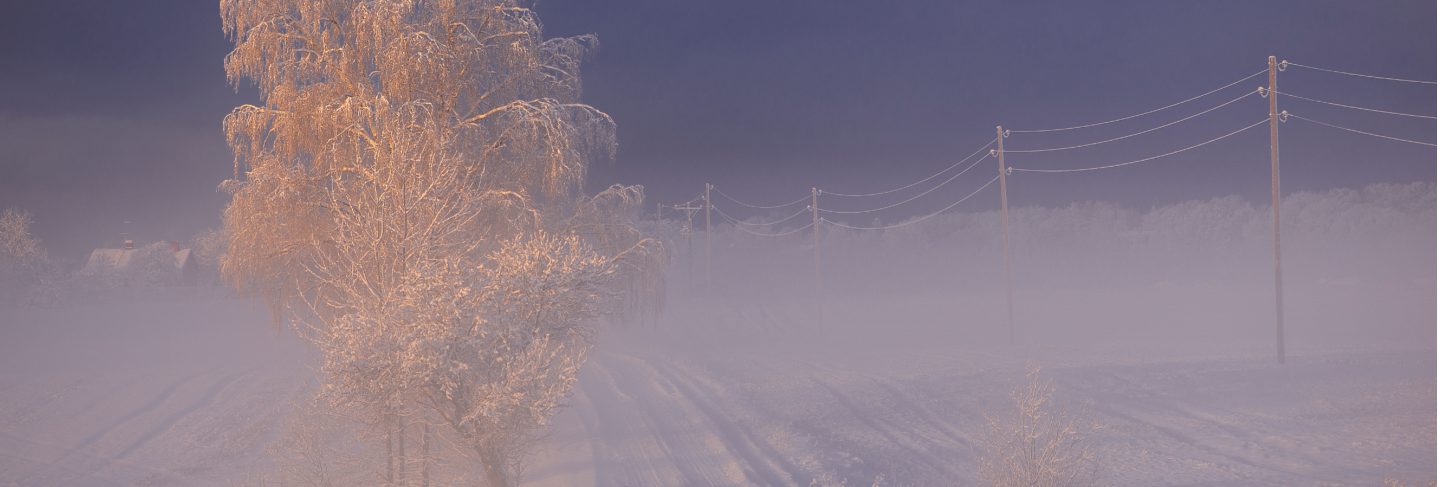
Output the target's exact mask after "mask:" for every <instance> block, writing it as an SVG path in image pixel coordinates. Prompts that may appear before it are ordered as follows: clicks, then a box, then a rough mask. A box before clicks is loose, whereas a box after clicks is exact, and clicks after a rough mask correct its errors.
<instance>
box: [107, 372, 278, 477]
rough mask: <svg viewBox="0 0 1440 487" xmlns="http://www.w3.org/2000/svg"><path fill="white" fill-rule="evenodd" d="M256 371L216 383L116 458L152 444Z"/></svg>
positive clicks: (236, 375) (126, 456)
mask: <svg viewBox="0 0 1440 487" xmlns="http://www.w3.org/2000/svg"><path fill="white" fill-rule="evenodd" d="M256 370H258V367H257V368H252V369H249V370H246V371H244V372H240V373H238V374H233V375H230V376H228V377H226V378H224V379H221V380H219V381H216V382H215V383H214V384H212V385H211V386H210V389H209V390H207V391H206V392H205V395H204V396H201V397H200V399H199V400H197V401H195V403H194V404H191V405H190V406H187V407H185V408H184V409H181V410H180V411H177V412H175V414H172V415H170V416H167V417H165V418H163V419H162V420H161V421H160V424H158V425H156V426H155V427H153V428H150V429H149V430H147V431H146V432H145V433H144V434H142V435H141V436H140V438H138V439H136V440H135V441H134V442H132V443H130V445H129V446H126V447H125V448H123V449H121V450H120V452H119V453H116V454H115V458H117V459H124V458H128V457H129V456H130V454H131V453H133V452H134V451H135V450H136V449H139V448H140V447H143V446H145V445H146V444H148V443H150V441H151V440H154V439H155V437H157V436H160V435H161V434H163V433H166V432H168V431H169V430H170V429H171V428H172V427H174V426H175V424H176V423H179V422H180V421H181V420H183V419H185V418H186V417H188V416H190V415H191V414H194V413H195V412H196V411H199V410H200V409H202V408H204V407H206V406H209V405H211V404H214V403H215V399H216V398H218V397H219V396H220V394H221V393H223V392H224V391H225V390H227V389H229V388H230V386H232V385H234V384H235V383H236V382H238V381H239V380H240V379H241V378H244V377H248V376H250V375H252V374H254V373H255V371H256Z"/></svg>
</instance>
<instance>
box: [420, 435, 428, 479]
mask: <svg viewBox="0 0 1440 487" xmlns="http://www.w3.org/2000/svg"><path fill="white" fill-rule="evenodd" d="M424 426H425V428H424V429H422V430H420V486H421V487H430V423H425V425H424Z"/></svg>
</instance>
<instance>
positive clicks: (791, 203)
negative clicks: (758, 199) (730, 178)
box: [710, 186, 810, 210]
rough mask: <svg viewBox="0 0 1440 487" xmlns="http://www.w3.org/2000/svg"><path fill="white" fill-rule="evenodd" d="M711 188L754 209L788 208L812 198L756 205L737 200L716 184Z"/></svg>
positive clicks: (728, 198) (726, 197)
mask: <svg viewBox="0 0 1440 487" xmlns="http://www.w3.org/2000/svg"><path fill="white" fill-rule="evenodd" d="M710 190H711V191H714V192H716V193H719V194H720V196H723V197H724V198H725V199H727V200H730V201H733V202H735V204H738V205H740V206H745V207H749V208H754V209H757V210H773V209H776V208H786V207H789V206H792V205H794V204H796V203H800V202H803V201H805V200H808V199H810V197H809V196H806V197H804V198H800V199H798V200H795V201H791V202H789V203H785V204H783V205H756V204H750V203H746V202H744V201H740V200H737V199H735V197H734V196H730V195H728V194H725V192H724V191H720V188H717V187H714V186H711V187H710Z"/></svg>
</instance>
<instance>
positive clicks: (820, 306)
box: [810, 188, 825, 328]
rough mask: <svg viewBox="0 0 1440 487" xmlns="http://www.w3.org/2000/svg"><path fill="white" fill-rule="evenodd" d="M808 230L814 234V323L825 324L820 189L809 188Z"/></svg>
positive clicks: (822, 325) (817, 324) (820, 325)
mask: <svg viewBox="0 0 1440 487" xmlns="http://www.w3.org/2000/svg"><path fill="white" fill-rule="evenodd" d="M810 226H811V228H810V231H811V233H812V234H813V235H814V236H815V325H816V326H819V327H822V328H823V327H824V326H825V306H824V303H825V301H824V298H823V297H822V296H821V294H820V279H821V276H820V190H819V189H816V188H810Z"/></svg>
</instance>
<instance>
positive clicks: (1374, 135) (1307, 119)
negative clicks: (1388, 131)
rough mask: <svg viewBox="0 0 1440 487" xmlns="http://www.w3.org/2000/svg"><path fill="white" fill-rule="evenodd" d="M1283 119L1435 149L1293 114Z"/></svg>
mask: <svg viewBox="0 0 1440 487" xmlns="http://www.w3.org/2000/svg"><path fill="white" fill-rule="evenodd" d="M1285 117H1286V118H1298V119H1300V120H1304V121H1306V122H1310V123H1313V124H1316V125H1324V126H1326V127H1330V128H1333V129H1340V130H1344V131H1346V132H1354V133H1357V134H1362V135H1369V136H1371V137H1379V138H1382V139H1389V140H1393V141H1396V142H1405V143H1409V144H1415V145H1425V146H1430V147H1435V144H1431V143H1429V142H1421V141H1418V140H1410V139H1402V138H1399V137H1391V136H1389V135H1380V134H1377V133H1373V132H1366V131H1364V130H1355V129H1352V128H1348V127H1341V126H1339V125H1334V124H1330V123H1325V122H1321V121H1319V120H1315V119H1310V118H1305V117H1302V116H1299V115H1296V114H1294V113H1289V112H1286V114H1285Z"/></svg>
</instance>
